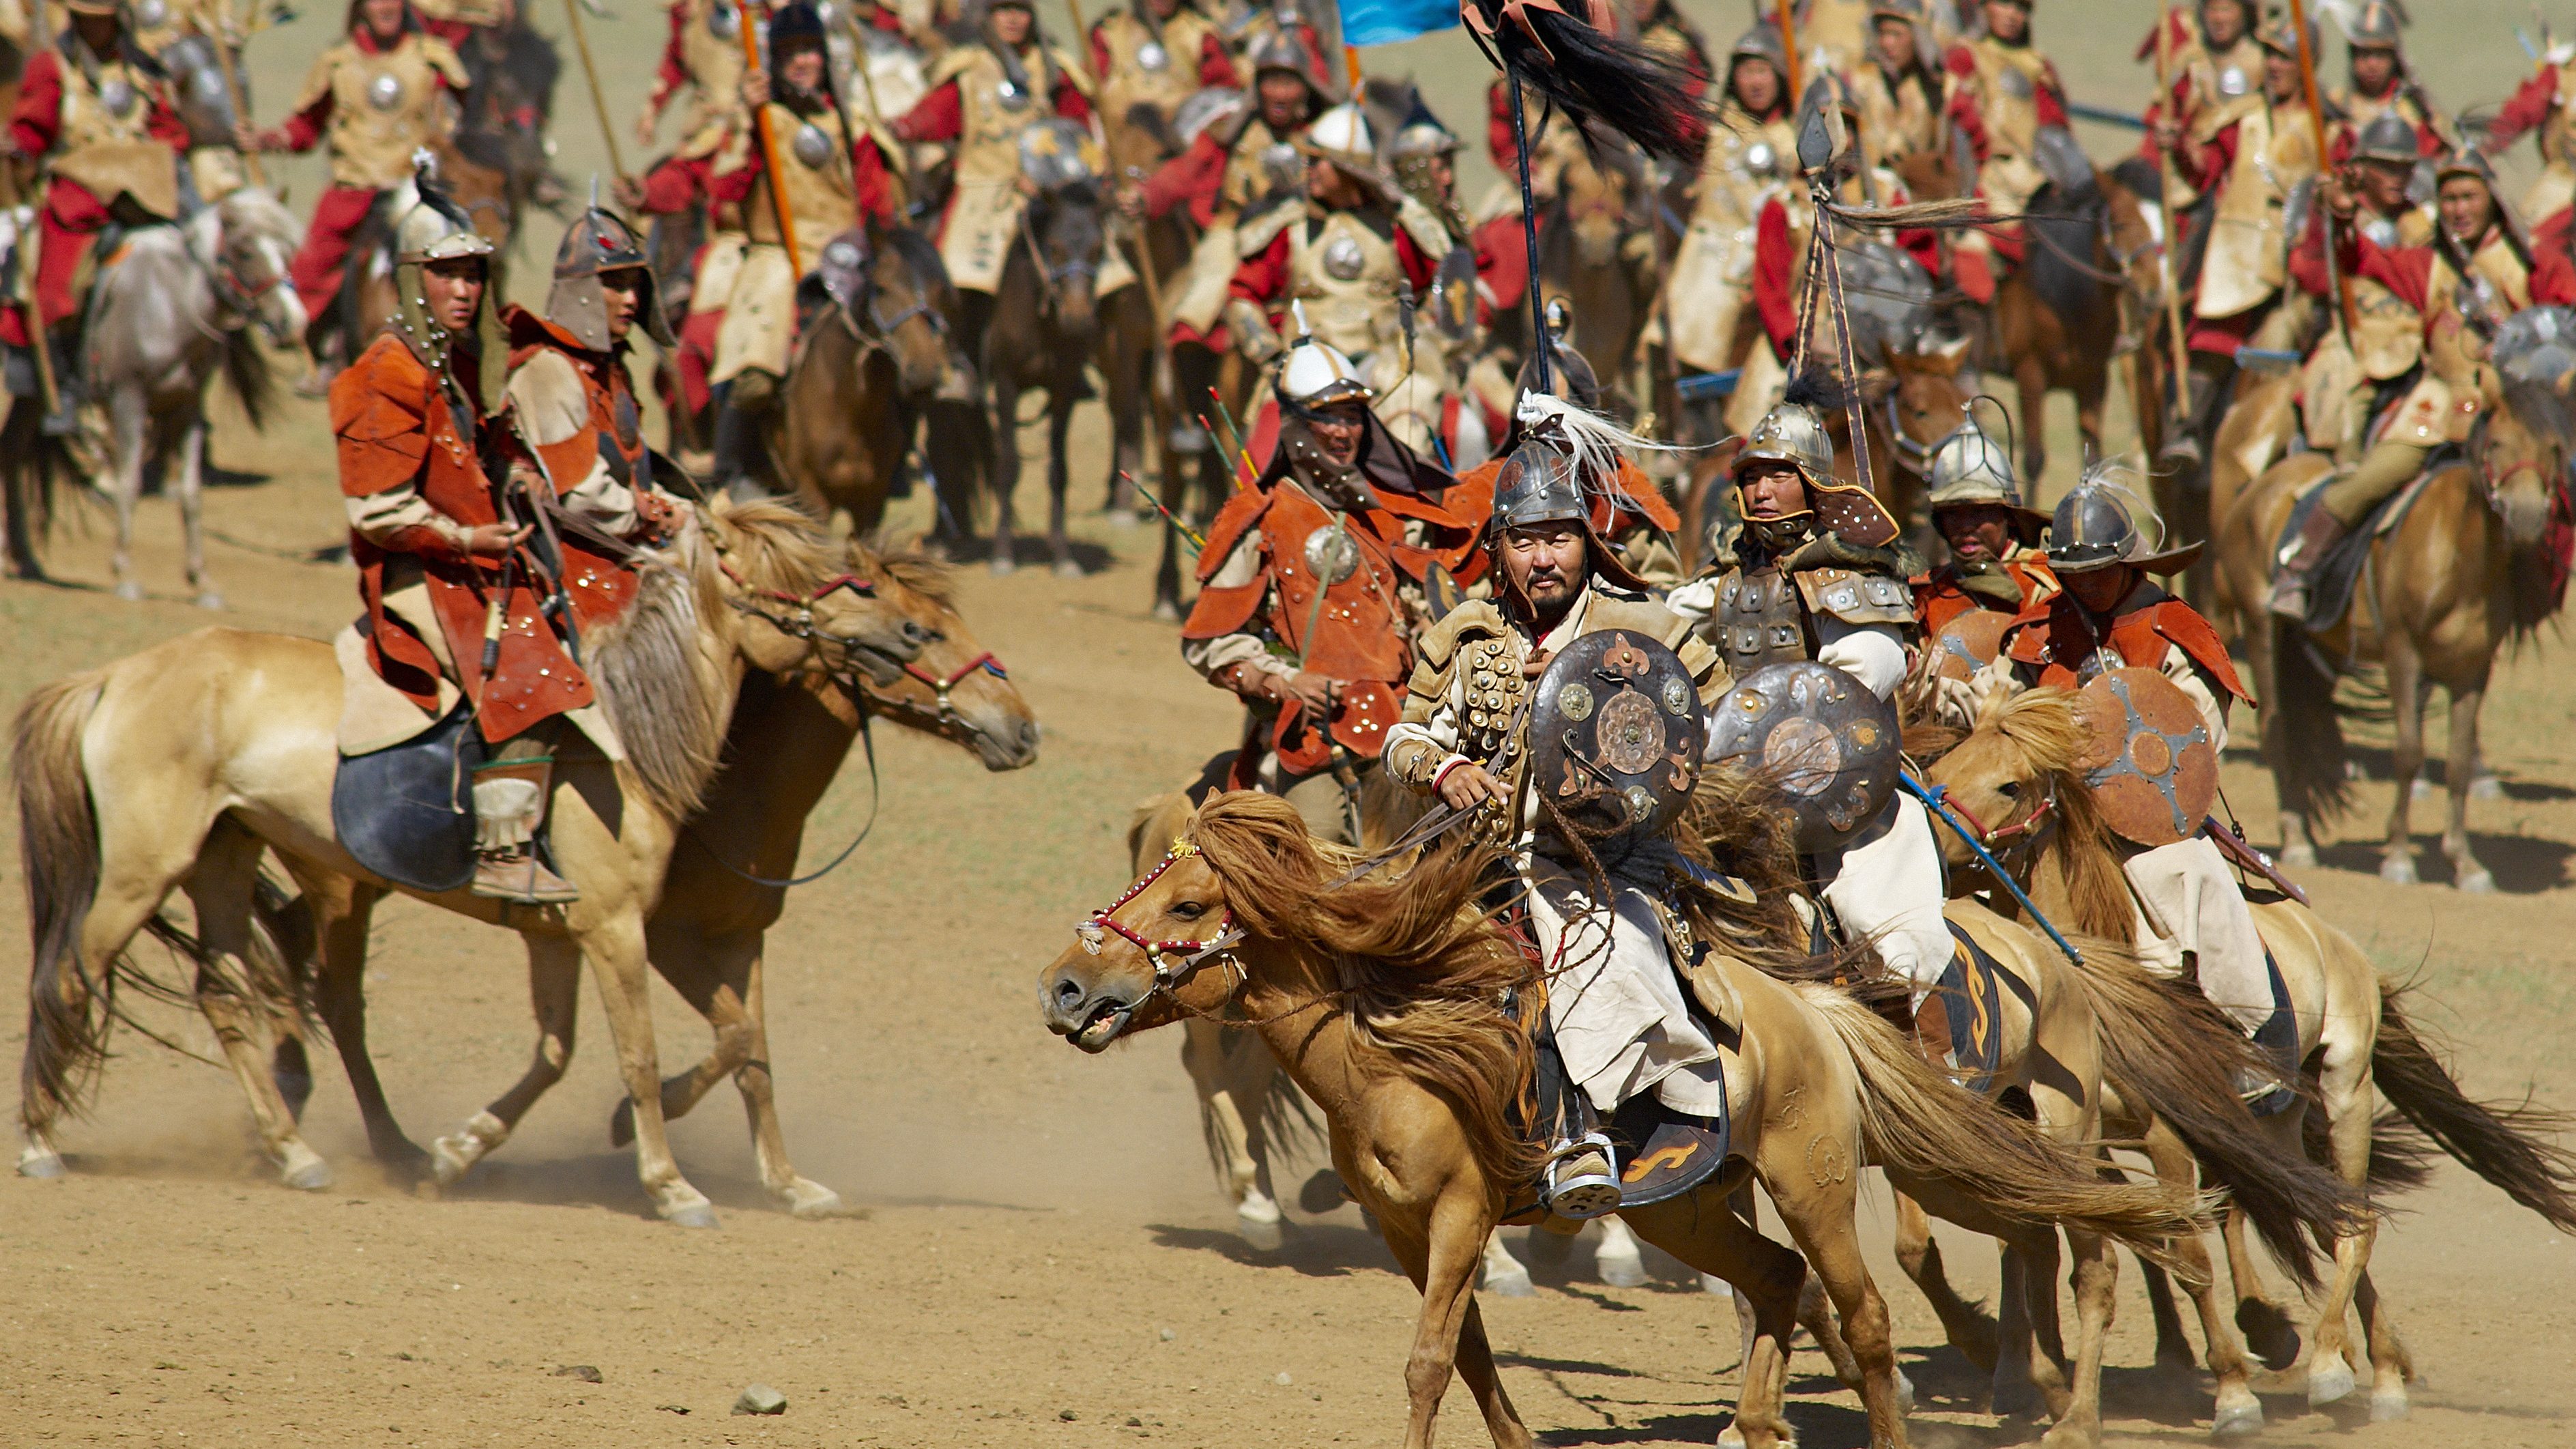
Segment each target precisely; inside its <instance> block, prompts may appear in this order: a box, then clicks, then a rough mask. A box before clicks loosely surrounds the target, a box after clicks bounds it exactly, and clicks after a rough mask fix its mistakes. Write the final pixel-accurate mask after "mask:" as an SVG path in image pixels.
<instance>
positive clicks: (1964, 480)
mask: <svg viewBox="0 0 2576 1449" xmlns="http://www.w3.org/2000/svg"><path fill="white" fill-rule="evenodd" d="M1924 481H1925V488H1926V490H1927V491H1926V493H1925V496H1924V501H1925V502H1927V503H1928V504H1930V505H1931V506H1932V507H1934V508H1944V507H1950V506H1954V505H1971V504H1980V503H1999V504H2002V505H2003V506H2005V507H2007V508H2019V507H2021V506H2022V503H2021V482H2020V480H2019V479H2017V478H2015V477H2014V476H2013V466H2012V457H2011V455H2009V454H2007V453H2006V452H2005V451H2004V448H2003V445H2002V444H2001V443H1998V442H1996V441H1995V440H1994V438H1993V437H1991V436H1989V435H1988V434H1987V432H1986V430H1985V429H1983V428H1981V427H1978V426H1977V425H1976V423H1975V422H1974V421H1973V420H1971V421H1969V422H1964V423H1961V424H1960V425H1959V426H1958V428H1957V429H1956V430H1955V431H1953V432H1952V433H1951V434H1950V435H1949V436H1948V437H1946V438H1943V439H1942V440H1941V441H1940V442H1938V443H1935V444H1933V445H1932V460H1931V463H1930V464H1929V466H1928V467H1927V468H1926V470H1925V478H1924Z"/></svg>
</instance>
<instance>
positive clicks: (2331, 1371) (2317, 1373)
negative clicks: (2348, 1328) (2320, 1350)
mask: <svg viewBox="0 0 2576 1449" xmlns="http://www.w3.org/2000/svg"><path fill="white" fill-rule="evenodd" d="M2352 1389H2353V1381H2352V1365H2350V1364H2348V1363H2345V1362H2344V1361H2343V1360H2342V1359H2341V1358H2339V1357H2338V1358H2332V1359H2328V1360H2327V1361H2326V1362H2325V1363H2323V1364H2319V1365H2313V1366H2311V1367H2310V1368H2309V1369H2308V1407H2309V1408H2311V1409H2322V1408H2324V1407H2325V1406H2326V1405H2328V1404H2339V1403H2342V1402H2343V1401H2344V1400H2345V1399H2347V1398H2350V1397H2351V1396H2352Z"/></svg>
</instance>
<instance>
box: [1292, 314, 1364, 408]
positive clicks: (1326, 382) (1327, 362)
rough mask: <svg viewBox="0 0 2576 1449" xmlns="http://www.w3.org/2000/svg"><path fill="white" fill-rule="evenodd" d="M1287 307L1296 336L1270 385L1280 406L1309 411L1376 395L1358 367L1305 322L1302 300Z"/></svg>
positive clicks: (1360, 400) (1361, 400)
mask: <svg viewBox="0 0 2576 1449" xmlns="http://www.w3.org/2000/svg"><path fill="white" fill-rule="evenodd" d="M1288 310H1289V312H1290V313H1291V315H1293V316H1294V317H1295V318H1296V320H1297V336H1296V338H1295V339H1294V340H1293V341H1291V342H1290V343H1289V344H1288V355H1287V357H1286V358H1285V359H1283V360H1282V361H1281V362H1280V364H1279V380H1278V381H1277V382H1276V383H1274V384H1272V387H1273V389H1274V390H1275V391H1276V392H1277V393H1278V394H1279V402H1280V405H1281V406H1283V407H1285V408H1287V409H1289V410H1290V411H1292V412H1306V413H1311V412H1314V411H1315V410H1317V409H1319V408H1324V407H1329V406H1331V405H1332V404H1334V403H1338V402H1351V401H1358V402H1363V403H1365V402H1367V401H1369V400H1370V399H1371V398H1373V397H1374V396H1376V394H1375V393H1373V392H1372V391H1370V389H1369V385H1368V384H1367V383H1365V382H1362V381H1361V380H1360V370H1359V369H1358V368H1356V367H1353V366H1352V365H1351V360H1350V359H1349V358H1348V357H1345V356H1343V355H1342V353H1341V351H1340V349H1338V348H1336V347H1334V346H1333V345H1332V344H1331V343H1329V342H1326V341H1324V340H1323V339H1321V338H1319V337H1317V336H1316V335H1315V334H1314V332H1313V330H1312V329H1310V328H1309V327H1308V326H1307V325H1306V305H1305V304H1304V303H1303V302H1291V303H1289V304H1288Z"/></svg>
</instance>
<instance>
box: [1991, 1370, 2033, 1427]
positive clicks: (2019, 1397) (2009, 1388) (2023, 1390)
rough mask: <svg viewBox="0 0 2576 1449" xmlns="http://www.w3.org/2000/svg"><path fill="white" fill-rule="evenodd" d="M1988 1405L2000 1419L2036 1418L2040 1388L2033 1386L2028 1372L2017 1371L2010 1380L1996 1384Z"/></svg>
mask: <svg viewBox="0 0 2576 1449" xmlns="http://www.w3.org/2000/svg"><path fill="white" fill-rule="evenodd" d="M1999 1377H2000V1376H1999ZM1988 1407H1989V1408H1991V1409H1992V1410H1993V1412H1994V1416H1995V1417H1996V1418H1998V1419H2036V1418H2038V1417H2039V1390H2038V1389H2036V1388H2034V1387H2032V1386H2031V1383H2030V1380H2029V1377H2028V1375H2027V1374H2026V1373H2021V1372H2016V1373H2014V1374H2013V1375H2012V1376H2011V1379H2010V1381H2009V1382H2005V1383H2001V1384H1998V1385H1996V1387H1995V1390H1994V1393H1993V1396H1992V1402H1991V1403H1990V1404H1989V1405H1988Z"/></svg>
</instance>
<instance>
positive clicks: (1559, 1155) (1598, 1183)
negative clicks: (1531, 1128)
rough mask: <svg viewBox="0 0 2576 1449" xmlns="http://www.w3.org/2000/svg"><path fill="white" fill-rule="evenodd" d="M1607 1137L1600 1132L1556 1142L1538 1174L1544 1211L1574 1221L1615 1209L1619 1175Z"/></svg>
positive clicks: (1607, 1212) (1616, 1207) (1616, 1209)
mask: <svg viewBox="0 0 2576 1449" xmlns="http://www.w3.org/2000/svg"><path fill="white" fill-rule="evenodd" d="M1617 1167H1618V1161H1617V1156H1616V1154H1615V1153H1614V1152H1613V1151H1612V1149H1611V1146H1610V1139H1609V1137H1607V1136H1606V1135H1604V1134H1602V1133H1600V1132H1597V1131H1595V1132H1586V1133H1585V1134H1583V1135H1582V1136H1581V1137H1577V1138H1573V1139H1571V1140H1569V1141H1565V1142H1560V1143H1558V1144H1557V1146H1556V1148H1555V1150H1553V1151H1551V1152H1550V1153H1549V1154H1548V1159H1547V1167H1546V1168H1545V1169H1544V1170H1543V1171H1542V1172H1541V1173H1540V1182H1541V1184H1542V1186H1543V1188H1544V1193H1543V1195H1544V1196H1545V1197H1546V1199H1547V1206H1548V1211H1550V1212H1552V1213H1555V1214H1556V1215H1557V1216H1558V1217H1561V1218H1566V1219H1570V1220H1572V1221H1574V1222H1585V1221H1588V1220H1590V1219H1593V1218H1598V1217H1607V1216H1609V1215H1610V1214H1612V1213H1615V1212H1617V1211H1618V1210H1619V1176H1618V1170H1617Z"/></svg>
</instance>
